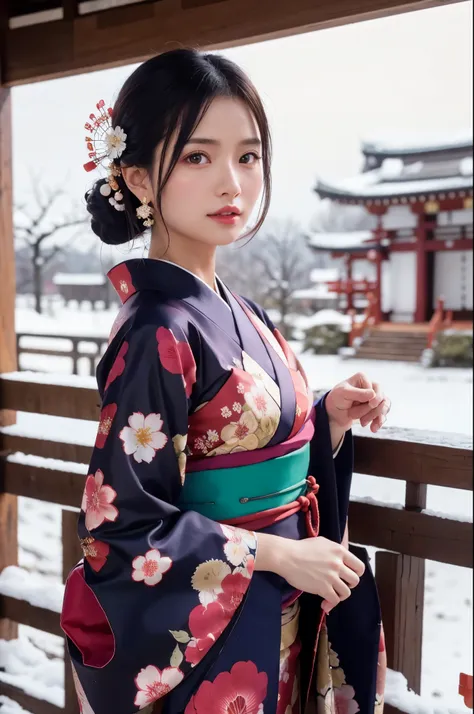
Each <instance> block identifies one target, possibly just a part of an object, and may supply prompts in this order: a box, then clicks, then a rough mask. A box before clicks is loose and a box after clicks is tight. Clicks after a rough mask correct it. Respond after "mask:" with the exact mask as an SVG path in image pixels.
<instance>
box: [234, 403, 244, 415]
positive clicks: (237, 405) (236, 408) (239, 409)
mask: <svg viewBox="0 0 474 714" xmlns="http://www.w3.org/2000/svg"><path fill="white" fill-rule="evenodd" d="M232 409H233V410H234V412H236V413H237V414H241V412H242V404H240V403H239V402H234V403H233V404H232Z"/></svg>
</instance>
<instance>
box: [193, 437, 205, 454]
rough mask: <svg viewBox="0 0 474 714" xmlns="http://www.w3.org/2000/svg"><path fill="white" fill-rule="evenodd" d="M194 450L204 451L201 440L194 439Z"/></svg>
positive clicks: (203, 444)
mask: <svg viewBox="0 0 474 714" xmlns="http://www.w3.org/2000/svg"><path fill="white" fill-rule="evenodd" d="M194 448H195V449H197V450H198V451H206V444H205V443H204V441H203V440H202V439H194Z"/></svg>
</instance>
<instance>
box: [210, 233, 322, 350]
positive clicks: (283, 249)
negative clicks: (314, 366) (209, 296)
mask: <svg viewBox="0 0 474 714" xmlns="http://www.w3.org/2000/svg"><path fill="white" fill-rule="evenodd" d="M314 266H315V260H314V256H313V255H312V253H311V252H310V250H309V249H308V247H307V244H306V240H305V238H304V236H303V233H302V231H301V229H300V227H299V226H298V224H296V223H295V222H293V221H291V220H286V221H276V220H273V221H271V220H269V221H266V222H265V225H264V227H263V228H262V229H261V231H260V232H259V233H258V235H256V236H255V238H253V239H252V240H251V241H250V242H248V243H247V244H246V245H243V246H242V247H239V248H237V249H235V248H231V249H229V250H228V251H224V252H223V254H222V255H221V256H220V260H219V264H218V271H219V274H220V275H221V276H222V278H223V279H224V280H226V281H227V280H228V281H229V284H230V285H231V286H232V287H233V289H235V290H236V292H239V293H241V294H243V295H245V296H246V297H249V298H251V299H253V300H255V301H256V302H258V303H260V304H261V305H262V306H264V307H266V308H273V309H274V310H275V311H276V312H277V313H278V315H279V328H280V330H281V332H282V333H283V334H284V335H285V336H288V334H289V325H288V315H289V314H290V311H291V304H292V296H293V293H294V292H295V290H297V289H299V288H303V287H306V286H307V285H309V284H310V277H309V276H310V273H311V269H312V268H313V267H314Z"/></svg>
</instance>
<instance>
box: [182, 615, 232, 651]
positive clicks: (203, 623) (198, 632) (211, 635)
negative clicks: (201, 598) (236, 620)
mask: <svg viewBox="0 0 474 714" xmlns="http://www.w3.org/2000/svg"><path fill="white" fill-rule="evenodd" d="M230 619H231V618H230V617H229V615H228V613H226V612H225V611H224V609H223V608H222V607H221V605H220V604H219V603H218V602H211V603H210V604H209V605H208V606H207V607H204V605H198V606H197V607H195V608H194V609H193V610H191V614H190V615H189V629H190V631H191V635H192V637H193V639H192V640H191V642H190V643H189V644H188V646H187V647H186V651H185V653H184V657H185V659H186V662H190V663H191V664H192V665H196V664H199V662H200V661H201V660H202V658H203V657H204V655H205V654H206V653H207V652H209V650H210V649H211V647H212V646H213V645H214V643H215V642H216V640H217V638H218V637H219V636H220V635H221V634H222V633H223V632H224V630H225V628H226V627H227V625H228V624H229V622H230Z"/></svg>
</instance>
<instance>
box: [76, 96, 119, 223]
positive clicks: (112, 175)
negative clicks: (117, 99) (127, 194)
mask: <svg viewBox="0 0 474 714" xmlns="http://www.w3.org/2000/svg"><path fill="white" fill-rule="evenodd" d="M96 107H97V110H98V112H99V113H98V115H97V116H96V115H95V114H90V116H89V120H90V121H88V122H86V124H85V125H84V128H85V129H86V130H87V131H88V132H89V135H88V136H86V146H87V149H88V151H89V159H90V161H88V162H87V163H86V164H84V169H85V170H86V171H93V170H94V169H96V168H98V166H100V164H103V163H104V162H105V161H110V163H109V165H108V167H107V173H108V176H107V182H106V183H104V184H102V186H101V187H100V193H101V195H102V196H104V198H108V199H109V203H110V205H111V206H113V207H114V208H115V210H116V211H124V210H125V205H124V204H123V203H122V201H123V194H122V192H121V191H120V186H119V185H118V183H117V177H118V176H121V175H122V171H121V169H120V166H119V165H118V164H116V163H115V159H119V158H120V157H121V156H122V154H123V152H124V151H125V149H126V148H127V142H126V139H127V134H126V133H125V132H124V130H123V129H122V127H121V126H115V127H113V126H112V109H111V108H110V107H109V108H108V109H106V108H105V102H104V100H103V99H101V100H100V102H98V103H97V104H96Z"/></svg>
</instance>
